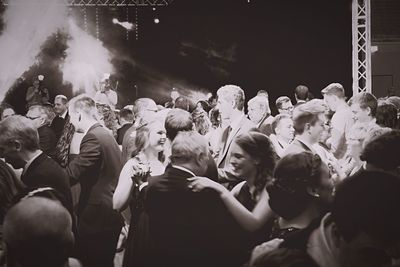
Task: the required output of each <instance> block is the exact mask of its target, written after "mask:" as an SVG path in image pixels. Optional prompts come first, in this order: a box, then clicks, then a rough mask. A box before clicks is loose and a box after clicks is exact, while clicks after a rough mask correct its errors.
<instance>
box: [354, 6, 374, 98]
mask: <svg viewBox="0 0 400 267" xmlns="http://www.w3.org/2000/svg"><path fill="white" fill-rule="evenodd" d="M352 18H353V26H352V27H353V28H352V32H353V95H354V94H357V93H360V92H368V93H371V91H372V90H371V88H372V82H371V0H353V3H352Z"/></svg>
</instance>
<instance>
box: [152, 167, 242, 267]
mask: <svg viewBox="0 0 400 267" xmlns="http://www.w3.org/2000/svg"><path fill="white" fill-rule="evenodd" d="M189 177H192V175H191V174H190V173H188V172H185V171H183V170H180V169H176V168H174V167H172V166H168V167H167V169H166V172H165V173H164V174H163V175H160V176H155V177H152V178H151V179H149V185H148V187H147V197H146V200H145V208H146V211H147V214H148V216H149V238H150V248H151V249H150V252H149V253H150V254H149V257H148V259H151V260H150V264H149V265H151V266H235V264H236V266H237V265H239V261H238V260H237V258H235V257H236V255H240V253H239V252H238V251H237V250H236V248H237V247H236V246H237V245H238V242H235V241H237V240H235V236H236V234H238V232H239V231H240V230H239V228H238V225H237V224H236V222H235V220H234V219H233V218H232V217H231V215H230V214H229V212H228V211H227V209H226V208H225V206H224V204H223V203H222V201H221V199H220V197H219V195H218V194H217V193H216V192H215V191H213V190H210V189H208V190H207V189H206V190H203V191H201V192H192V191H191V190H190V189H189V188H188V181H187V178H189Z"/></svg>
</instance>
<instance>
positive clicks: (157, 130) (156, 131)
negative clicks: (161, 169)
mask: <svg viewBox="0 0 400 267" xmlns="http://www.w3.org/2000/svg"><path fill="white" fill-rule="evenodd" d="M166 141H167V135H166V131H165V127H164V125H163V124H162V123H161V122H154V123H153V124H152V125H151V127H150V133H149V146H150V147H152V148H154V149H155V150H156V151H158V152H161V151H163V150H164V146H165V142H166Z"/></svg>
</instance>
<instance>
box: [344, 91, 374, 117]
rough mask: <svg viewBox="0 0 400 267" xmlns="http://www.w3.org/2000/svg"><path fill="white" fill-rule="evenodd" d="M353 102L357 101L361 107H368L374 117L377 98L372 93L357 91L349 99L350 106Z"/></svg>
mask: <svg viewBox="0 0 400 267" xmlns="http://www.w3.org/2000/svg"><path fill="white" fill-rule="evenodd" d="M354 103H358V104H359V105H360V107H361V108H362V109H366V108H370V110H371V116H372V117H375V115H376V109H377V107H378V100H377V99H376V97H375V96H374V95H373V94H370V93H359V94H356V95H354V96H353V97H352V98H350V100H349V104H350V106H351V105H353V104H354Z"/></svg>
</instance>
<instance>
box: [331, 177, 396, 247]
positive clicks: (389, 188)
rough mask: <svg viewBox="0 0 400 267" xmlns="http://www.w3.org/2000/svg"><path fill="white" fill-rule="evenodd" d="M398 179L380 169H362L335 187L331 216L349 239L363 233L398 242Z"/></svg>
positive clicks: (387, 241) (386, 242)
mask: <svg viewBox="0 0 400 267" xmlns="http://www.w3.org/2000/svg"><path fill="white" fill-rule="evenodd" d="M399 203H400V179H399V178H398V177H396V176H394V175H390V174H387V173H384V172H372V171H363V172H359V173H357V174H356V175H354V176H352V177H348V178H346V179H344V180H343V182H342V183H341V184H339V186H338V187H337V188H336V193H335V198H334V201H333V206H332V218H333V220H334V222H335V223H336V225H337V227H338V229H339V232H340V234H341V235H342V236H343V238H344V239H345V240H346V241H347V242H349V241H351V240H352V239H353V238H355V237H356V236H357V234H358V233H360V232H363V233H366V234H367V235H368V236H370V237H371V238H372V239H373V240H374V241H377V242H380V243H382V244H384V245H394V244H397V243H398V242H399V241H400V228H399V225H400V212H399Z"/></svg>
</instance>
